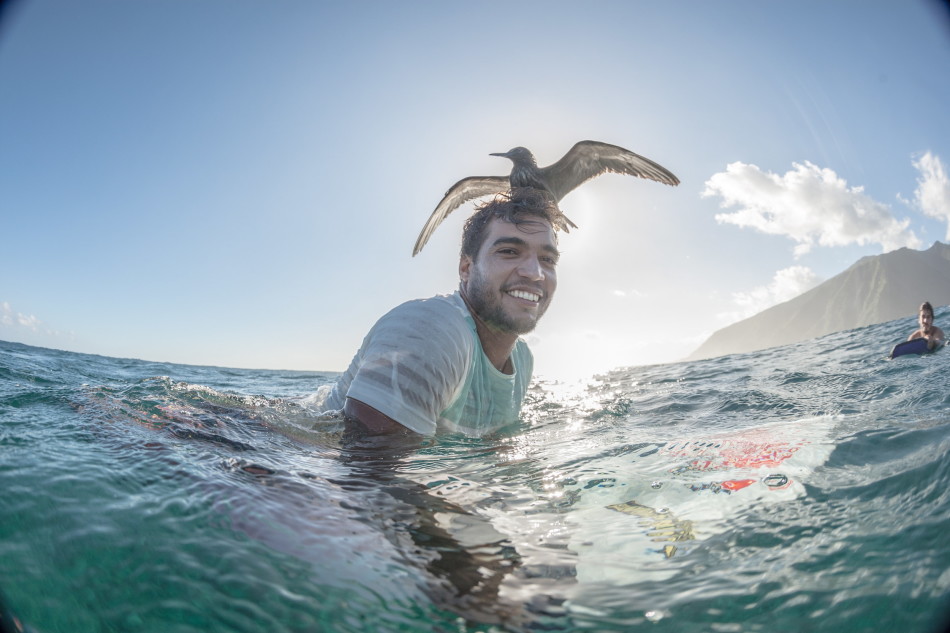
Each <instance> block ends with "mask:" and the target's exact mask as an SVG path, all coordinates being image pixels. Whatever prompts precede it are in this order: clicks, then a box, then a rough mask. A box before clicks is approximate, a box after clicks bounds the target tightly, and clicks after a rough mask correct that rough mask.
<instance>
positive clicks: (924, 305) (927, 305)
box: [917, 301, 934, 318]
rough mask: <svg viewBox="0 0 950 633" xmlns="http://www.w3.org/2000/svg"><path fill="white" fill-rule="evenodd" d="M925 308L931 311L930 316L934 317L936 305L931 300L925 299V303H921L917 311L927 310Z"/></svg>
mask: <svg viewBox="0 0 950 633" xmlns="http://www.w3.org/2000/svg"><path fill="white" fill-rule="evenodd" d="M925 310H926V311H927V312H929V313H930V318H933V315H934V307H933V306H932V305H930V302H929V301H924V302H923V303H921V304H920V309H919V310H917V311H918V312H923V311H925Z"/></svg>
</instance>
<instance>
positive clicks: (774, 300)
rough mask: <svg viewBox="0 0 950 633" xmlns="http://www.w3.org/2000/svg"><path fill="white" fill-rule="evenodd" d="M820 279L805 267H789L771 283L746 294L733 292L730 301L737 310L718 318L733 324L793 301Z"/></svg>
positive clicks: (777, 274)
mask: <svg viewBox="0 0 950 633" xmlns="http://www.w3.org/2000/svg"><path fill="white" fill-rule="evenodd" d="M821 282H822V279H821V278H820V277H818V275H816V274H815V272H814V271H813V270H812V269H811V268H808V267H807V266H790V267H788V268H783V269H782V270H780V271H778V272H776V273H775V275H774V276H773V277H772V282H771V283H769V284H768V285H767V286H759V287H758V288H754V289H752V290H750V291H748V292H734V293H733V294H732V299H733V301H734V302H735V304H736V307H737V308H738V309H737V310H735V311H733V312H729V313H725V314H720V315H719V317H720V318H721V319H722V320H723V321H724V322H728V323H734V322H736V321H741V320H742V319H745V318H748V317H750V316H752V315H754V314H758V313H759V312H761V311H762V310H765V309H767V308H771V307H772V306H774V305H777V304H779V303H783V302H785V301H788V300H789V299H794V298H795V297H797V296H798V295H800V294H802V293H804V292H807V291H809V290H811V289H812V288H814V287H815V286H817V285H818V284H820V283H821Z"/></svg>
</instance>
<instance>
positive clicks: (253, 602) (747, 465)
mask: <svg viewBox="0 0 950 633" xmlns="http://www.w3.org/2000/svg"><path fill="white" fill-rule="evenodd" d="M947 316H948V313H947V311H946V309H944V310H940V311H938V315H937V321H938V323H939V322H941V319H943V321H946V317H947ZM914 326H915V323H914V321H913V319H904V320H899V321H894V322H890V323H885V324H880V325H875V326H870V327H867V328H863V329H858V330H852V331H848V332H842V333H837V334H833V335H829V336H826V337H824V338H821V339H818V340H816V341H810V342H807V343H801V344H796V345H790V346H787V347H783V348H778V349H773V350H768V351H763V352H758V353H752V354H744V355H734V356H726V357H721V358H716V359H712V360H705V361H699V362H688V363H674V364H667V365H655V366H648V367H632V368H623V369H617V370H615V371H612V372H609V373H607V374H604V375H598V376H595V377H591V378H590V379H589V380H588V381H585V382H581V383H572V384H561V383H558V382H555V381H547V380H544V379H543V378H542V379H540V380H538V381H537V384H536V385H535V386H534V387H533V388H532V390H531V392H530V397H529V399H528V402H527V404H526V406H525V409H524V411H523V414H524V415H523V421H522V423H521V424H519V425H518V426H516V427H513V428H511V429H506V430H504V431H503V432H500V433H498V434H497V435H494V436H492V437H486V438H479V439H474V438H468V437H464V436H459V435H440V436H437V437H435V438H428V439H426V440H424V441H422V442H417V443H412V442H407V443H404V444H400V445H397V446H381V445H377V444H374V443H372V442H354V441H352V439H351V438H348V437H344V436H343V433H342V429H341V426H340V423H339V420H336V419H333V418H332V417H328V416H322V415H321V414H320V411H319V408H320V407H319V406H318V404H319V399H318V398H317V397H315V395H314V394H316V393H318V392H319V391H320V388H321V386H327V385H331V384H332V383H333V381H334V379H335V377H336V375H335V374H331V373H313V372H309V373H308V372H289V371H249V370H235V369H224V368H211V367H191V366H182V365H172V364H161V363H151V362H143V361H135V360H121V359H116V358H105V357H100V356H90V355H83V354H75V353H66V352H61V351H53V350H48V349H40V348H35V347H28V346H24V345H20V344H15V343H5V342H0V596H2V605H3V606H2V610H3V617H2V624H0V630H3V631H6V630H19V629H23V630H30V631H37V632H47V633H51V632H54V631H56V632H59V631H63V632H69V633H84V632H90V633H92V632H106V631H109V632H112V631H122V632H125V631H129V632H135V631H156V632H158V631H160V632H169V631H170V632H177V631H202V632H207V631H221V632H242V631H248V632H251V631H253V632H259V631H270V632H285V631H286V632H290V631H321V632H324V631H325V632H373V633H376V632H379V631H445V632H463V631H649V632H658V633H659V632H676V633H684V632H686V633H689V632H720V631H721V632H734V631H768V632H774V631H791V632H807V631H815V632H819V631H828V632H833V633H849V632H857V631H899V632H900V633H914V632H927V633H930V632H932V631H938V630H943V628H942V627H943V625H945V624H946V622H947V618H948V616H950V406H948V405H950V371H948V369H950V351H948V350H943V351H938V352H936V353H933V354H929V355H925V356H909V357H903V358H900V359H896V360H893V361H891V360H887V358H886V356H887V353H888V352H889V350H890V347H891V346H892V345H893V344H894V343H895V342H897V341H899V340H901V339H903V338H904V337H905V336H906V334H907V332H909V331H910V330H911V329H912V328H913V327H914Z"/></svg>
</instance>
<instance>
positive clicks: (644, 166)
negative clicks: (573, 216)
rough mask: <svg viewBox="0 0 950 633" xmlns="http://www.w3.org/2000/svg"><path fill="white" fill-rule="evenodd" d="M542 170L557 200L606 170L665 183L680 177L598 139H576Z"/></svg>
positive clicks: (674, 182)
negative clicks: (559, 156) (562, 154)
mask: <svg viewBox="0 0 950 633" xmlns="http://www.w3.org/2000/svg"><path fill="white" fill-rule="evenodd" d="M541 172H542V173H543V174H544V179H545V180H546V181H547V182H548V183H549V185H550V187H551V190H552V191H551V193H553V194H554V196H555V197H556V198H557V200H560V199H561V198H563V197H564V196H566V195H567V194H568V193H570V192H571V191H572V190H573V189H574V188H575V187H577V186H578V185H580V184H581V183H583V182H586V181H588V180H590V179H591V178H593V177H595V176H600V175H601V174H605V173H607V172H613V173H616V174H626V175H628V176H639V177H640V178H648V179H650V180H655V181H657V182H662V183H664V184H667V185H678V184H680V181H679V178H677V177H676V176H674V175H673V174H672V173H670V171H669V170H667V169H666V168H665V167H663V166H662V165H658V164H657V163H654V162H653V161H652V160H650V159H649V158H644V157H643V156H640V155H639V154H634V153H633V152H631V151H630V150H627V149H624V148H622V147H618V146H616V145H610V144H609V143H600V142H598V141H580V142H579V143H576V144H575V145H574V147H572V148H571V149H570V151H568V153H567V154H564V156H562V157H561V159H560V160H559V161H557V162H556V163H554V164H553V165H549V166H547V167H545V168H543V169H542V170H541Z"/></svg>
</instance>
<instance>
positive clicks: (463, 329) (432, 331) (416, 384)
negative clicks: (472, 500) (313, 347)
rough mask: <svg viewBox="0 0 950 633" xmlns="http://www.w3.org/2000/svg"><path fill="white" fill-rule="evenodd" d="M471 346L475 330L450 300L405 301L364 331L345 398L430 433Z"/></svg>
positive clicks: (455, 388)
mask: <svg viewBox="0 0 950 633" xmlns="http://www.w3.org/2000/svg"><path fill="white" fill-rule="evenodd" d="M473 349H474V334H473V333H472V331H471V329H470V327H469V326H468V324H467V323H466V321H465V319H464V317H463V316H462V315H461V314H460V313H459V311H458V309H457V308H456V307H455V306H453V305H452V304H451V303H449V302H448V301H446V300H444V299H443V298H439V297H436V298H432V299H425V300H422V301H412V302H409V303H405V304H403V305H401V306H398V307H396V308H395V309H393V310H392V311H390V312H389V313H388V314H386V315H385V316H383V317H382V318H381V319H380V320H379V321H378V322H377V323H376V325H375V326H373V329H372V330H371V331H370V333H369V335H367V337H366V340H365V341H364V345H363V348H362V349H361V350H360V358H359V364H358V368H357V369H356V372H355V375H354V376H353V380H352V382H351V383H350V385H349V389H348V390H347V393H346V397H348V398H354V399H356V400H359V401H361V402H364V403H366V404H368V405H369V406H371V407H373V408H374V409H376V410H377V411H379V412H381V413H384V414H385V415H387V416H389V417H390V418H392V419H393V420H396V421H397V422H399V423H400V424H402V425H403V426H405V427H407V428H409V429H411V430H413V431H415V432H417V433H422V434H424V435H431V434H433V433H435V430H436V423H437V421H438V419H439V415H440V413H441V412H442V411H444V410H445V409H446V408H448V406H449V405H450V404H452V402H453V401H454V400H455V398H456V397H457V396H458V393H459V391H460V389H461V388H462V385H463V383H464V381H465V374H466V371H467V370H468V367H469V365H470V363H471V355H472V353H473Z"/></svg>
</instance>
